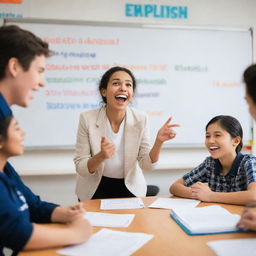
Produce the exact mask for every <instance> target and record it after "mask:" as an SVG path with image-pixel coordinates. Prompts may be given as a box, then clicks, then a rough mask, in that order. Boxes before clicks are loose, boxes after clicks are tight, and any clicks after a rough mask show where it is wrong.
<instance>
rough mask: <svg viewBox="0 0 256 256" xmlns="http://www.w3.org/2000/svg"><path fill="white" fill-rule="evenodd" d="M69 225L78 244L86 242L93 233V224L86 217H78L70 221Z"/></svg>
mask: <svg viewBox="0 0 256 256" xmlns="http://www.w3.org/2000/svg"><path fill="white" fill-rule="evenodd" d="M69 227H70V228H71V230H72V231H73V232H72V233H74V236H75V237H76V244H79V243H83V242H85V241H86V240H87V239H88V238H89V237H90V236H91V235H92V226H91V224H90V223H89V221H88V220H87V219H85V218H77V219H75V220H74V221H72V222H70V224H69Z"/></svg>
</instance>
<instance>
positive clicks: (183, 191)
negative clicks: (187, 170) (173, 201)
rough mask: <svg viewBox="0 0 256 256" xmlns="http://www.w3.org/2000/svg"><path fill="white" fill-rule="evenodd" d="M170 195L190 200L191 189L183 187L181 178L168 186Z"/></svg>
mask: <svg viewBox="0 0 256 256" xmlns="http://www.w3.org/2000/svg"><path fill="white" fill-rule="evenodd" d="M169 190H170V193H171V194H173V195H175V196H180V197H185V198H192V192H191V188H190V187H187V186H185V184H184V180H183V178H180V179H178V180H177V181H176V182H174V183H173V184H172V185H171V186H170V189H169Z"/></svg>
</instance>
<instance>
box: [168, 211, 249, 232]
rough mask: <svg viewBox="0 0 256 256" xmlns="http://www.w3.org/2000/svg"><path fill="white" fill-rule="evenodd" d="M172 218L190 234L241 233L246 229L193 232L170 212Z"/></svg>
mask: <svg viewBox="0 0 256 256" xmlns="http://www.w3.org/2000/svg"><path fill="white" fill-rule="evenodd" d="M170 216H171V218H172V219H173V220H174V221H175V222H176V223H177V224H178V225H179V226H180V227H181V228H182V229H183V230H184V231H185V232H186V233H187V234H188V235H190V236H198V235H215V234H225V233H240V232H245V230H242V229H237V230H233V229H232V230H224V231H220V232H216V231H215V232H192V231H191V230H189V229H188V228H187V227H186V226H185V225H184V224H183V223H182V222H181V221H180V220H179V219H178V218H177V216H176V215H175V214H174V213H173V212H172V213H170Z"/></svg>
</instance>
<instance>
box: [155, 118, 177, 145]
mask: <svg viewBox="0 0 256 256" xmlns="http://www.w3.org/2000/svg"><path fill="white" fill-rule="evenodd" d="M171 120H172V117H170V118H168V120H167V121H166V122H165V123H164V125H163V126H162V127H161V128H160V129H159V131H158V133H157V137H156V139H157V140H158V141H160V142H165V141H167V140H171V139H173V138H175V136H176V131H174V130H173V129H172V128H173V127H179V126H180V125H179V124H169V123H170V122H171Z"/></svg>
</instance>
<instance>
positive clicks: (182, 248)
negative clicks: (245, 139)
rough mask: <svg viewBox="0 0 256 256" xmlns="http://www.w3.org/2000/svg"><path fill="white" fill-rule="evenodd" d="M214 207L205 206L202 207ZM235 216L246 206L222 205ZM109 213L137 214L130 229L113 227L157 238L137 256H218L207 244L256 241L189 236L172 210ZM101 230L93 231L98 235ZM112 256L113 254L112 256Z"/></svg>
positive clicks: (95, 207) (52, 252)
mask: <svg viewBox="0 0 256 256" xmlns="http://www.w3.org/2000/svg"><path fill="white" fill-rule="evenodd" d="M156 198H157V197H146V198H143V201H144V204H145V206H148V205H149V204H151V203H152V202H153V201H154V200H155V199H156ZM207 205H213V204H212V203H201V204H200V206H207ZM219 205H221V206H222V207H224V208H226V209H227V210H229V211H230V212H231V213H237V214H240V215H241V213H242V210H243V207H242V206H237V205H228V204H219ZM84 206H85V209H86V210H87V211H100V200H87V201H84ZM101 212H108V213H134V214H135V218H134V220H133V221H132V223H131V224H130V226H129V227H128V228H111V229H113V230H119V231H127V232H129V231H130V232H143V233H148V234H153V235H154V237H153V239H151V240H150V241H149V242H148V243H146V244H145V245H144V246H143V247H141V248H140V249H139V250H138V251H136V252H135V253H134V254H133V256H140V255H143V256H144V255H145V256H150V255H152V256H153V255H154V256H156V255H160V256H165V255H168V256H188V255H196V256H201V255H202V256H205V255H207V256H214V255H215V254H214V253H213V251H212V250H211V249H210V248H209V247H208V246H207V245H206V243H207V242H208V241H212V240H219V239H235V238H256V232H255V233H254V232H247V233H230V234H218V235H203V236H189V235H187V234H186V233H185V232H184V231H183V230H182V229H181V228H180V227H179V226H178V225H177V224H176V223H175V222H174V221H173V220H172V219H171V218H170V216H169V213H170V210H165V209H150V208H144V209H132V210H105V211H101ZM99 229H100V228H96V227H95V228H93V230H94V232H96V231H98V230H99ZM58 249H60V248H54V249H49V250H36V251H26V252H22V253H20V254H19V255H20V256H56V255H60V254H57V253H56V251H57V250H58ZM109 256H111V255H109Z"/></svg>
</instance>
